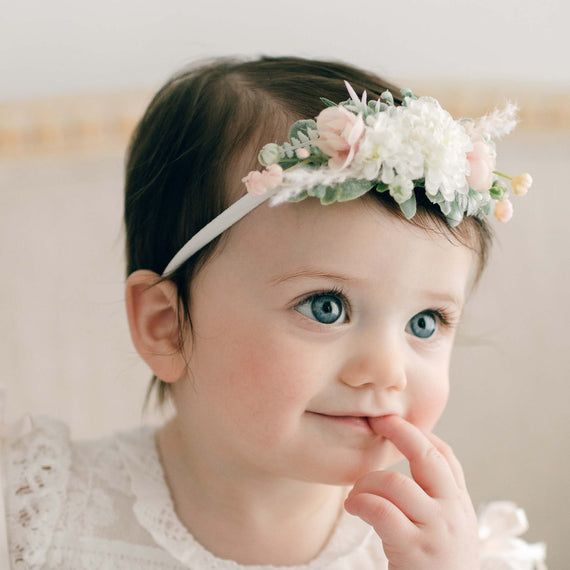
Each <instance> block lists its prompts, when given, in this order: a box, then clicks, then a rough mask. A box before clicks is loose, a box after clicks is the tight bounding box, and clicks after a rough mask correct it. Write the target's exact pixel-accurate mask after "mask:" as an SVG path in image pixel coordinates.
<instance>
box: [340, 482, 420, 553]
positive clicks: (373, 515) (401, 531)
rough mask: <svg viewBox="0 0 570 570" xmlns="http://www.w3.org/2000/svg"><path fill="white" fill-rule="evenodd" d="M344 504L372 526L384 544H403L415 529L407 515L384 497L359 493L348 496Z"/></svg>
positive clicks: (352, 512)
mask: <svg viewBox="0 0 570 570" xmlns="http://www.w3.org/2000/svg"><path fill="white" fill-rule="evenodd" d="M344 506H345V509H346V511H347V512H348V513H350V514H351V515H356V516H358V517H360V518H361V519H362V520H363V521H364V522H366V523H368V524H369V525H370V526H372V527H373V528H374V530H375V531H376V532H377V533H378V536H379V537H380V538H381V539H382V542H383V543H384V544H385V545H397V544H398V543H400V544H401V545H402V546H403V545H405V544H406V542H407V541H409V540H411V539H412V537H413V536H414V533H415V531H416V530H417V529H416V526H415V525H414V524H413V523H412V522H411V521H410V520H409V519H408V517H406V515H404V513H402V511H400V510H399V509H398V507H396V505H394V504H392V503H391V502H390V501H389V500H388V499H385V498H384V497H378V496H377V495H371V494H369V493H359V494H357V495H353V496H349V497H348V498H347V499H346V501H345V503H344Z"/></svg>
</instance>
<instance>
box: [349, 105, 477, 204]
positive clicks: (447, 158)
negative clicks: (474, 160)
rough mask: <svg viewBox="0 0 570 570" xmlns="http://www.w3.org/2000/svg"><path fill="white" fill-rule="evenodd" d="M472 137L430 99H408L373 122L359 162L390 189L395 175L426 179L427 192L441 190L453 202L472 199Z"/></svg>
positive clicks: (366, 174)
mask: <svg viewBox="0 0 570 570" xmlns="http://www.w3.org/2000/svg"><path fill="white" fill-rule="evenodd" d="M471 148H472V143H471V139H470V137H469V136H468V135H467V133H466V132H465V129H464V128H463V126H462V125H461V124H459V123H458V122H456V121H454V120H453V117H452V116H451V115H450V114H449V113H448V112H447V111H444V110H443V109H442V108H441V107H440V105H439V103H438V102H437V101H436V100H435V99H432V98H430V97H421V98H419V99H417V100H412V99H408V100H407V105H406V106H405V107H403V106H402V107H391V108H389V109H388V110H386V111H385V112H382V113H378V114H377V115H373V116H371V117H369V120H368V124H367V132H366V134H365V136H364V139H363V141H362V142H361V144H360V148H359V151H358V153H357V155H356V157H355V159H354V166H355V168H359V169H360V171H361V174H362V177H363V178H366V179H368V180H372V179H374V178H376V177H378V175H379V173H380V172H382V174H381V180H382V182H384V183H385V184H390V185H391V182H392V179H393V177H394V175H396V174H397V175H401V176H402V177H403V179H406V180H418V179H420V178H425V189H426V192H428V193H429V194H431V195H432V196H435V195H436V194H437V193H438V192H439V191H441V193H442V195H443V196H444V198H445V199H446V200H448V201H452V200H454V199H455V194H456V192H459V193H461V194H467V193H468V192H469V186H468V184H467V181H466V174H467V172H468V162H467V158H466V157H467V153H468V152H469V151H470V150H471Z"/></svg>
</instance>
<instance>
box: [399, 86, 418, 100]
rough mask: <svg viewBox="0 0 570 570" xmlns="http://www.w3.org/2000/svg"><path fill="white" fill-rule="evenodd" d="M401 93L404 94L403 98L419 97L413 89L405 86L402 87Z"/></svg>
mask: <svg viewBox="0 0 570 570" xmlns="http://www.w3.org/2000/svg"><path fill="white" fill-rule="evenodd" d="M400 93H401V94H402V99H405V98H406V97H409V98H410V99H417V97H416V96H415V95H414V94H413V92H412V90H411V89H410V88H408V87H404V88H403V89H400Z"/></svg>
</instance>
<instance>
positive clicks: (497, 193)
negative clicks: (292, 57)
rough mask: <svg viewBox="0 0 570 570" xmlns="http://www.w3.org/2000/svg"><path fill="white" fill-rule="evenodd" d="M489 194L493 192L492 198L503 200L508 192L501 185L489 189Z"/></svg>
mask: <svg viewBox="0 0 570 570" xmlns="http://www.w3.org/2000/svg"><path fill="white" fill-rule="evenodd" d="M489 194H491V198H493V200H502V199H503V198H504V196H505V194H506V191H505V189H504V188H501V187H500V186H493V187H492V188H490V189H489Z"/></svg>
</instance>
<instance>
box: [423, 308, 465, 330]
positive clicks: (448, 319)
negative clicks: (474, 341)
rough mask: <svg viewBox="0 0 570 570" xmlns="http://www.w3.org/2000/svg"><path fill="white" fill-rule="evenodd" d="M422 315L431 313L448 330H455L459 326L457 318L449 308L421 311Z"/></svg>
mask: <svg viewBox="0 0 570 570" xmlns="http://www.w3.org/2000/svg"><path fill="white" fill-rule="evenodd" d="M420 312H422V313H431V314H432V315H434V316H435V318H436V319H437V320H438V321H439V323H440V324H441V325H442V326H444V327H446V328H454V327H456V326H457V325H458V324H459V321H458V319H457V318H455V317H454V316H453V315H452V314H451V313H450V311H449V310H448V309H447V307H443V306H440V307H436V308H435V309H426V310H425V311H420Z"/></svg>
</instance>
